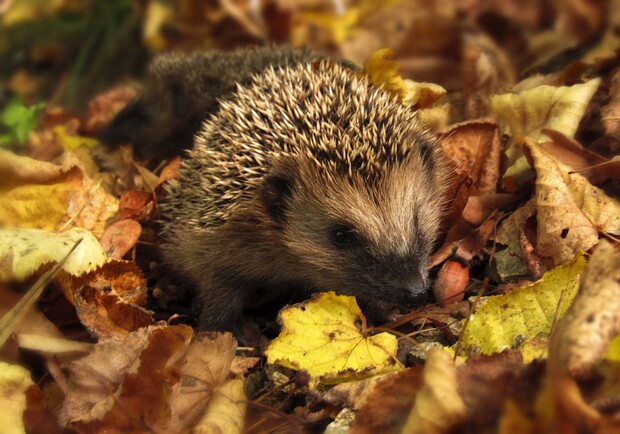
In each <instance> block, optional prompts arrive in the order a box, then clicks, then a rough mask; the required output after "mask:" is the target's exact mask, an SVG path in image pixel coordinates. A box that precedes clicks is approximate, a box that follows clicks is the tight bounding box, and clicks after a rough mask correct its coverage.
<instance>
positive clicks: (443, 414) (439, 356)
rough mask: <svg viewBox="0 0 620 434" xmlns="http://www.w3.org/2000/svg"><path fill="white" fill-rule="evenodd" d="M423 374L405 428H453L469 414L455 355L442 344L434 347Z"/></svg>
mask: <svg viewBox="0 0 620 434" xmlns="http://www.w3.org/2000/svg"><path fill="white" fill-rule="evenodd" d="M422 375H423V378H424V383H423V385H422V387H421V389H420V391H419V392H418V393H417V395H416V397H415V404H414V406H413V408H412V409H411V413H409V417H408V419H407V422H406V424H405V426H404V428H403V431H402V432H405V433H410V434H415V433H424V434H433V433H437V434H439V433H448V432H451V430H453V429H455V428H456V427H458V426H459V424H461V423H463V422H464V421H465V420H466V418H467V407H466V406H465V403H464V402H463V400H462V398H461V397H460V395H459V392H458V383H457V376H456V366H455V362H454V360H453V359H452V355H451V354H450V353H449V352H448V351H446V350H444V349H441V348H435V349H432V350H431V351H430V352H429V354H428V359H427V360H426V365H425V366H424V371H423V373H422Z"/></svg>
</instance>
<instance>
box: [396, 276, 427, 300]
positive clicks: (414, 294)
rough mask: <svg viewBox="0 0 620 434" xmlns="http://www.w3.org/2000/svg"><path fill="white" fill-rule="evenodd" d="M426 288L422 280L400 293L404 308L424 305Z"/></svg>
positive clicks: (412, 283) (410, 284) (414, 282)
mask: <svg viewBox="0 0 620 434" xmlns="http://www.w3.org/2000/svg"><path fill="white" fill-rule="evenodd" d="M426 295H427V291H426V286H425V285H424V282H423V281H422V280H415V281H413V282H411V283H409V284H408V285H406V286H405V288H404V289H403V291H402V303H403V304H404V305H406V306H422V305H423V304H425V303H426Z"/></svg>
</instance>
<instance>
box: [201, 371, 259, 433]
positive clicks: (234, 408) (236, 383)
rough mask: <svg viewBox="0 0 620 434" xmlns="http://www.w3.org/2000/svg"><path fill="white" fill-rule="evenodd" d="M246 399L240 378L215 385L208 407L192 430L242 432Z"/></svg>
mask: <svg viewBox="0 0 620 434" xmlns="http://www.w3.org/2000/svg"><path fill="white" fill-rule="evenodd" d="M246 408H247V399H246V397H245V392H244V383H243V379H241V378H233V379H231V380H228V381H227V382H226V383H224V384H222V385H221V386H219V387H217V388H216V389H215V390H214V392H213V396H212V397H211V402H210V404H209V408H207V411H206V412H205V414H204V416H203V417H202V418H201V419H200V420H199V421H198V423H197V424H196V426H195V427H194V428H193V430H192V432H193V433H196V434H211V433H230V434H241V433H243V428H244V420H245V411H246Z"/></svg>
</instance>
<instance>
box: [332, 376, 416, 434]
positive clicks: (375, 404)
mask: <svg viewBox="0 0 620 434" xmlns="http://www.w3.org/2000/svg"><path fill="white" fill-rule="evenodd" d="M422 375H423V367H422V366H416V367H413V368H409V369H405V370H403V371H400V372H394V373H390V374H386V375H385V376H382V377H381V378H380V380H379V381H376V382H375V383H374V384H373V385H372V386H371V388H370V391H366V389H364V393H365V394H367V395H368V396H367V397H365V399H364V402H363V405H361V406H360V407H359V408H357V407H354V408H356V409H357V410H358V412H357V417H356V418H355V420H354V421H353V424H352V425H351V429H350V431H349V432H350V433H351V434H374V433H382V434H389V433H402V432H404V431H403V427H404V425H405V423H406V422H407V418H408V416H409V413H410V412H411V408H412V407H413V404H414V402H415V398H416V394H417V393H418V391H419V390H420V387H421V386H422V384H423V378H422ZM374 378H375V377H372V378H371V379H368V380H362V381H369V380H370V381H372V380H373V379H374ZM349 384H356V383H347V384H344V385H338V386H336V387H340V386H345V385H349ZM332 390H333V389H332ZM357 395H359V393H358V394H357Z"/></svg>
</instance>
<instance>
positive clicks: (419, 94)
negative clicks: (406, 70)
mask: <svg viewBox="0 0 620 434" xmlns="http://www.w3.org/2000/svg"><path fill="white" fill-rule="evenodd" d="M364 71H365V72H366V74H367V75H368V79H369V80H370V82H371V83H373V84H376V85H378V86H383V88H384V89H386V90H388V91H389V92H391V93H393V94H394V95H396V96H397V97H398V98H399V99H400V101H401V102H402V103H403V104H404V105H407V106H411V107H413V108H416V109H420V108H429V107H432V106H433V104H434V103H435V101H437V100H438V99H439V98H441V97H442V96H444V95H445V94H446V90H445V89H444V88H443V87H441V86H439V85H437V84H434V83H416V82H414V81H412V80H404V79H403V78H402V77H401V76H400V73H399V70H398V64H397V63H396V60H394V57H393V54H392V50H390V49H389V48H383V49H380V50H377V51H374V52H373V53H371V54H370V56H368V59H366V62H365V63H364Z"/></svg>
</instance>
